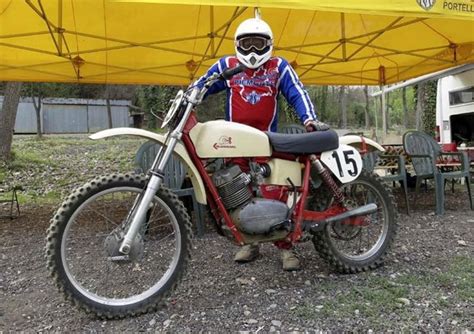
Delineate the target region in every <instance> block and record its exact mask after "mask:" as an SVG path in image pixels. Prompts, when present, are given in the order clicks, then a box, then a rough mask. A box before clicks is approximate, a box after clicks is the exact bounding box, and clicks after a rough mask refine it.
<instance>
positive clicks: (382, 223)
mask: <svg viewBox="0 0 474 334" xmlns="http://www.w3.org/2000/svg"><path fill="white" fill-rule="evenodd" d="M341 190H342V192H343V193H344V197H345V200H346V202H345V204H346V206H348V207H349V208H351V207H352V208H356V207H360V206H363V205H366V204H369V203H375V204H376V205H377V208H378V209H377V211H376V212H375V213H372V214H369V215H367V216H361V217H355V218H351V219H347V220H344V221H339V222H335V223H332V224H328V225H327V226H326V227H325V229H324V230H322V231H319V232H315V233H314V235H313V243H314V246H315V248H316V250H317V251H318V252H319V254H320V255H321V257H322V258H323V259H324V260H325V261H326V262H328V263H329V264H330V265H331V266H332V267H333V268H335V269H336V270H337V271H339V272H342V273H357V272H361V271H366V270H369V269H374V268H376V267H378V266H380V265H381V264H382V263H383V260H384V257H385V255H386V254H387V252H388V250H389V248H390V245H391V244H392V242H393V239H394V237H395V233H396V227H397V216H398V214H397V212H396V208H395V205H394V203H395V199H394V198H393V196H392V194H391V192H390V190H389V189H388V188H387V186H386V185H385V184H384V183H383V182H382V181H381V179H380V178H379V177H378V176H376V175H375V174H368V173H366V172H363V173H362V174H361V175H360V176H359V177H358V178H357V179H356V180H354V181H353V182H351V183H348V184H344V185H342V186H341Z"/></svg>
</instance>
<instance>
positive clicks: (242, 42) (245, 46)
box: [237, 36, 272, 51]
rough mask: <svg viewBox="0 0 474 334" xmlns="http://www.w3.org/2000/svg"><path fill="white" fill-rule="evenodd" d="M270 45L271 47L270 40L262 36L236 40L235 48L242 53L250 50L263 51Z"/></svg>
mask: <svg viewBox="0 0 474 334" xmlns="http://www.w3.org/2000/svg"><path fill="white" fill-rule="evenodd" d="M270 45H272V40H271V39H269V38H268V37H262V36H246V37H242V38H239V39H238V40H237V47H238V48H240V49H242V50H243V51H250V50H251V49H252V48H253V49H255V50H256V51H263V50H264V49H265V48H266V47H268V46H270Z"/></svg>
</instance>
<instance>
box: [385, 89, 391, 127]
mask: <svg viewBox="0 0 474 334" xmlns="http://www.w3.org/2000/svg"><path fill="white" fill-rule="evenodd" d="M385 97H386V101H385V105H386V108H387V109H386V113H385V124H386V125H387V131H388V129H390V109H391V107H390V102H391V101H390V93H386V95H385Z"/></svg>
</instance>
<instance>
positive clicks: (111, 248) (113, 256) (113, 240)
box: [104, 231, 144, 262]
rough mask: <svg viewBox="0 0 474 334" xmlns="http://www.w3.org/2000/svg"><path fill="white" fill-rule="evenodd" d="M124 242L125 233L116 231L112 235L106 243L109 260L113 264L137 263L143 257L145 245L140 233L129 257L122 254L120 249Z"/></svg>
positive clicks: (106, 239)
mask: <svg viewBox="0 0 474 334" xmlns="http://www.w3.org/2000/svg"><path fill="white" fill-rule="evenodd" d="M122 241H123V233H118V232H116V231H114V232H112V233H110V234H109V235H108V236H107V238H105V241H104V248H105V253H106V255H107V258H108V260H110V261H113V262H130V261H136V260H139V259H141V258H142V257H143V249H144V243H143V238H142V236H141V234H140V233H138V234H137V236H136V237H135V240H134V242H133V243H132V245H131V249H130V252H129V253H128V254H127V255H124V254H122V253H121V252H120V251H119V249H120V245H121V244H122Z"/></svg>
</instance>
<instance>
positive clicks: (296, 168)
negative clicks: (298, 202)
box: [264, 159, 302, 187]
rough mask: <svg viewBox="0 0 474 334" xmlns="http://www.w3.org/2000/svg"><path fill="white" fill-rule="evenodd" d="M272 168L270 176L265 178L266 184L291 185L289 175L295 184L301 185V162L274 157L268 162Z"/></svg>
mask: <svg viewBox="0 0 474 334" xmlns="http://www.w3.org/2000/svg"><path fill="white" fill-rule="evenodd" d="M268 165H269V166H270V169H271V174H270V176H269V177H267V178H265V180H264V182H265V184H277V185H284V186H288V185H290V184H289V183H288V181H287V180H286V179H287V178H288V177H289V178H290V179H291V181H292V182H293V183H294V184H295V186H298V187H300V186H301V166H302V165H301V163H299V162H296V161H289V160H283V159H272V160H270V161H269V162H268Z"/></svg>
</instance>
